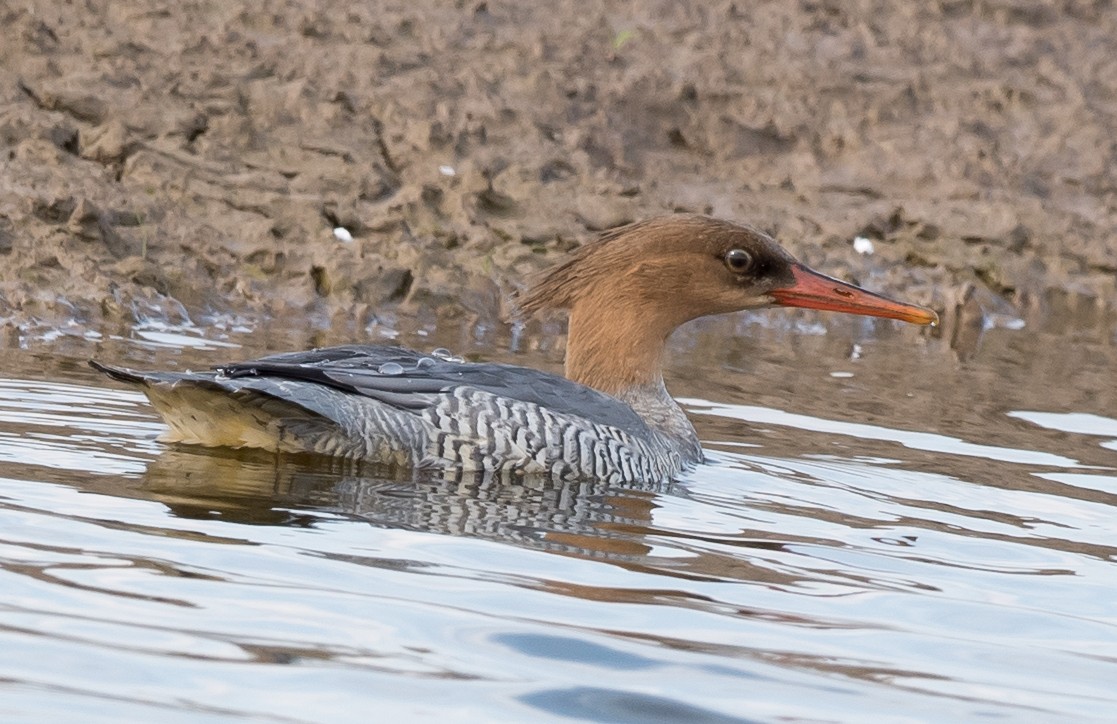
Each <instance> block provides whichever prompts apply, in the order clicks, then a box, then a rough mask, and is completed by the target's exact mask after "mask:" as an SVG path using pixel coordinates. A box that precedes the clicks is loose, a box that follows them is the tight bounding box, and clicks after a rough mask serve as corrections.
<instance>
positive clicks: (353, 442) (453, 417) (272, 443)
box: [92, 345, 701, 482]
mask: <svg viewBox="0 0 1117 724" xmlns="http://www.w3.org/2000/svg"><path fill="white" fill-rule="evenodd" d="M92 364H93V366H94V367H95V368H96V369H99V370H101V371H102V372H105V373H106V374H108V375H110V376H111V377H113V378H114V379H117V380H121V381H124V382H129V383H132V384H135V385H138V386H140V387H141V389H143V391H144V392H145V393H146V394H147V396H148V397H149V399H151V401H152V404H153V405H154V406H155V408H156V409H157V410H158V411H159V412H160V414H162V416H163V417H164V419H165V420H166V421H167V423H168V425H169V427H170V432H169V434H167V435H165V436H164V438H163V439H165V440H168V441H176V442H185V443H193V444H201V445H211V446H228V447H260V448H265V449H270V450H276V451H284V452H313V453H320V454H324V455H331V456H336V457H341V458H347V459H351V460H361V461H367V462H372V463H380V464H387V465H391V466H395V467H401V468H439V469H446V468H457V469H461V470H463V471H484V472H492V473H500V474H514V475H518V474H524V475H530V474H542V475H545V476H548V477H551V478H555V479H560V480H575V479H598V480H604V481H608V482H649V481H662V480H668V479H670V478H672V477H673V476H675V475H677V474H678V473H679V472H680V471H681V470H682V469H684V468H685V467H686V466H688V465H690V464H692V463H694V462H695V461H697V460H698V459H699V458H700V457H701V448H700V447H699V445H698V441H697V437H696V436H695V433H694V430H693V428H692V427H691V425H690V423H689V421H688V420H687V419H686V416H685V415H684V414H683V412H682V411H681V410H680V409H679V407H678V405H677V404H675V402H674V401H673V400H672V399H671V398H670V396H668V395H667V392H666V390H664V389H663V388H662V385H660V386H659V388H658V389H651V390H636V391H633V392H632V393H631V394H630V395H626V397H627V398H629V399H626V400H624V401H622V400H618V399H616V398H614V397H611V396H609V395H606V394H604V393H601V392H598V391H596V390H593V389H591V388H589V387H586V386H584V385H580V384H578V383H575V382H571V381H570V380H568V379H565V378H563V377H559V376H557V375H552V374H549V373H546V372H540V371H538V370H532V369H528V368H524V367H516V366H511V365H502V364H475V363H466V362H462V361H458V360H455V359H449V358H446V357H435V356H427V355H422V354H420V353H418V352H414V351H412V350H407V349H403V348H400V347H375V346H364V345H352V346H343V347H332V348H327V349H319V350H311V351H309V352H294V353H286V354H279V355H273V356H270V357H264V358H261V359H258V360H253V361H249V362H241V363H237V364H231V365H226V366H224V367H220V368H218V369H216V370H214V371H212V372H200V373H199V372H185V373H173V372H136V371H133V370H127V369H122V368H114V367H109V366H106V365H101V364H99V363H92Z"/></svg>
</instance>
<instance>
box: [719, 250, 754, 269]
mask: <svg viewBox="0 0 1117 724" xmlns="http://www.w3.org/2000/svg"><path fill="white" fill-rule="evenodd" d="M725 265H726V266H727V267H729V269H730V270H731V271H735V272H743V271H745V270H747V269H748V268H749V267H750V266H752V254H750V253H748V252H747V251H745V250H744V249H730V250H729V251H728V252H726V254H725Z"/></svg>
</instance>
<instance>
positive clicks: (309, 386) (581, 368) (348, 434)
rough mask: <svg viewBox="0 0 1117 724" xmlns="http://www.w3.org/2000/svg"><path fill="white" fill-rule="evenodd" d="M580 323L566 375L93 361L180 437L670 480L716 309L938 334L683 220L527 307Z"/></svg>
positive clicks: (617, 239)
mask: <svg viewBox="0 0 1117 724" xmlns="http://www.w3.org/2000/svg"><path fill="white" fill-rule="evenodd" d="M519 301H520V306H521V309H522V312H523V313H524V314H525V315H534V314H537V313H541V312H544V311H548V310H567V311H568V312H569V328H568V340H567V346H566V367H565V377H562V376H559V375H554V374H550V373H547V372H542V371H539V370H534V369H529V368H525V367H518V366H514V365H506V364H493V363H470V362H465V361H463V360H461V359H458V358H454V357H451V356H449V355H448V354H443V353H439V354H429V355H428V354H422V353H420V352H416V351H412V350H409V349H404V348H401V347H386V346H371V345H346V346H340V347H329V348H323V349H314V350H310V351H304V352H290V353H285V354H277V355H272V356H268V357H263V358H261V359H257V360H251V361H248V362H237V363H232V364H227V365H223V366H221V367H217V368H215V369H213V370H212V371H208V372H140V371H135V370H130V369H125V368H120V367H112V366H109V365H104V364H101V363H99V362H95V361H94V362H91V363H90V364H91V365H92V366H93V367H95V368H96V369H98V370H100V371H102V372H104V373H106V374H107V375H109V376H110V377H112V378H113V379H116V380H119V381H122V382H127V383H130V384H132V385H134V386H137V387H139V388H140V389H141V390H143V392H144V393H145V394H146V395H147V397H148V398H149V399H150V401H151V403H152V405H153V406H154V407H155V409H156V410H157V411H158V412H159V414H160V415H161V416H162V417H163V419H164V420H165V421H166V423H167V425H168V427H169V430H168V431H167V432H166V433H165V434H164V435H163V436H162V437H161V439H162V440H164V441H168V442H178V443H186V444H193V445H206V446H226V447H234V448H237V447H253V448H263V449H266V450H271V451H277V452H293V453H301V452H310V453H320V454H324V455H331V456H338V457H342V458H349V459H353V460H360V461H368V462H371V463H379V464H387V465H391V466H394V467H397V468H403V469H408V468H410V469H426V468H434V469H443V470H463V471H491V472H499V473H511V474H543V475H547V476H551V477H554V478H558V479H579V478H581V479H600V480H606V481H610V482H656V481H666V480H669V479H671V478H673V477H675V476H677V475H678V474H679V473H681V472H682V471H684V470H685V469H687V468H688V467H690V466H692V465H694V464H695V463H697V462H698V461H700V460H701V458H702V448H701V446H700V445H699V442H698V436H697V434H696V433H695V431H694V427H693V426H692V425H691V423H690V421H689V420H688V419H687V416H686V414H685V413H684V412H683V410H682V409H681V408H680V407H679V405H678V403H676V402H675V400H674V399H672V398H671V396H670V395H669V394H668V393H667V390H666V388H665V387H664V384H663V373H662V359H663V353H664V348H665V345H666V343H667V338H668V337H669V336H670V335H671V333H672V332H673V331H674V330H675V329H676V328H677V327H678V326H679V325H681V324H683V323H685V322H687V321H689V320H692V319H695V318H697V317H702V316H706V315H711V314H723V313H727V312H735V311H739V310H744V309H758V308H762V307H771V306H785V307H805V308H810V309H822V310H830V311H836V312H847V313H851V314H861V315H869V316H876V317H886V318H891V319H898V320H902V321H906V322H911V323H914V324H934V323H936V322H937V320H938V317H937V315H936V314H935V312H933V311H932V310H930V309H926V308H924V307H919V306H915V305H912V304H905V303H903V302H898V301H894V300H891V299H888V298H886V297H883V296H880V295H877V294H874V293H872V292H868V291H865V290H862V289H860V288H858V287H856V286H853V285H851V284H847V283H846V282H842V281H839V280H837V279H832V278H830V277H827V276H824V275H822V274H819V273H818V272H815V271H812V270H811V269H808V268H807V267H806V266H804V265H802V264H800V263H799V262H798V261H796V260H795V258H794V257H792V256H791V255H790V254H789V253H788V252H787V251H785V250H784V249H783V248H782V247H780V246H779V244H777V243H776V241H774V240H773V239H772V238H771V237H769V236H768V235H766V234H764V233H762V232H761V231H759V230H757V229H754V228H752V227H750V226H745V225H741V224H736V223H731V222H728V221H722V220H718V219H714V218H710V217H706V216H697V215H674V216H667V217H663V218H657V219H652V220H648V221H644V222H638V223H635V224H630V225H628V226H624V227H621V228H618V229H616V230H613V231H610V232H608V233H606V234H604V235H603V236H601V237H600V238H599V239H597V240H596V241H593V242H590V243H588V244H586V245H584V246H582V247H581V248H579V249H578V250H576V251H575V252H574V253H573V254H572V255H571V256H570V258H569V259H567V260H566V261H565V262H563V263H561V264H560V265H558V266H557V267H554V268H553V269H551V270H550V271H549V272H548V273H546V275H545V276H544V277H542V279H541V281H539V282H538V283H537V284H535V285H534V286H533V287H531V288H530V289H529V290H528V291H527V292H526V293H524V294H523V295H522V296H521V298H520V300H519Z"/></svg>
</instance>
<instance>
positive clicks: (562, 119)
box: [0, 0, 1117, 345]
mask: <svg viewBox="0 0 1117 724" xmlns="http://www.w3.org/2000/svg"><path fill="white" fill-rule="evenodd" d="M0 19H2V23H0V325H3V329H2V330H0V345H11V344H16V343H20V340H22V339H24V338H25V337H26V335H27V334H29V330H34V329H36V328H52V327H66V328H67V329H71V330H77V332H78V333H80V332H82V331H94V332H97V333H104V332H105V330H106V329H108V330H111V329H113V328H116V327H122V328H126V327H127V326H128V325H131V324H135V323H136V322H138V321H143V320H146V319H152V318H157V319H161V320H166V321H170V322H172V323H173V322H175V321H176V320H186V319H191V320H193V321H195V322H197V323H199V324H201V323H204V322H205V321H206V320H212V319H222V320H224V322H223V323H232V324H238V323H243V324H248V325H251V324H254V323H256V322H257V321H259V320H271V321H272V322H273V323H285V324H291V325H304V326H318V327H323V328H328V327H331V326H333V325H337V324H338V323H339V322H340V321H341V320H344V324H346V325H348V326H349V327H351V328H353V329H355V330H356V331H357V332H358V333H359V332H360V330H362V329H366V328H367V327H368V325H369V324H372V323H374V322H377V321H378V320H379V322H380V323H386V324H391V323H392V322H391V320H393V319H398V318H400V317H406V316H408V315H423V314H428V315H442V316H446V315H448V316H451V317H453V316H458V317H469V318H474V319H478V320H496V319H499V318H500V317H501V315H502V314H504V313H506V312H507V309H506V306H507V297H508V293H509V292H510V291H511V290H513V289H515V288H517V287H518V286H519V285H521V284H522V283H523V279H524V278H525V276H526V275H528V274H530V273H531V272H533V271H536V270H538V269H541V268H543V267H545V266H547V265H549V264H551V263H553V262H554V261H555V260H557V259H558V258H559V257H560V255H561V254H563V253H564V252H566V251H568V250H569V249H571V248H573V247H574V246H576V245H577V244H579V243H582V242H584V241H586V240H587V239H589V238H592V236H593V235H594V234H596V233H597V232H599V231H601V230H605V229H609V228H612V227H615V226H617V225H620V224H624V223H626V222H629V221H632V220H636V219H642V218H646V217H649V216H653V215H657V214H663V213H669V212H672V211H684V210H685V211H696V212H705V213H711V214H714V215H717V216H721V217H726V218H732V219H735V220H740V221H747V222H751V223H753V224H755V225H757V226H759V227H761V228H763V229H765V230H767V231H769V232H771V233H773V234H775V235H776V236H777V238H779V239H780V240H781V241H782V242H783V243H784V244H785V245H787V246H788V247H789V248H790V249H791V250H792V251H793V252H794V253H795V254H796V255H798V256H799V257H800V258H802V259H803V260H804V261H806V262H808V263H810V264H812V265H816V266H818V267H819V268H822V269H824V270H826V271H828V272H829V273H831V274H834V275H837V276H842V277H845V278H849V279H852V280H854V281H858V282H861V283H863V284H865V285H868V286H871V287H873V288H876V289H880V290H884V291H888V292H892V293H897V294H901V293H902V294H903V295H904V296H906V297H907V298H909V299H911V300H912V301H915V302H921V303H926V304H930V305H932V306H934V307H936V308H937V309H939V310H940V311H943V312H945V313H946V314H947V317H948V319H949V318H954V319H955V320H960V322H961V323H960V324H956V330H955V331H954V332H952V333H953V334H964V333H965V329H966V328H967V326H971V327H972V326H975V325H976V326H977V327H981V326H982V325H984V324H987V320H988V319H989V318H991V317H997V318H1012V317H1016V316H1026V315H1027V314H1028V313H1029V312H1030V311H1031V310H1036V309H1042V308H1044V307H1045V306H1048V305H1052V304H1059V305H1064V306H1065V305H1070V306H1071V307H1075V308H1082V309H1088V310H1092V311H1093V313H1094V314H1097V313H1098V310H1103V311H1104V309H1105V308H1106V307H1107V306H1108V305H1110V304H1111V303H1112V300H1113V299H1114V298H1115V295H1114V289H1115V275H1117V242H1115V241H1114V240H1115V239H1117V142H1115V140H1114V139H1117V93H1115V88H1114V84H1115V80H1114V79H1117V9H1114V8H1113V6H1112V5H1111V4H1110V3H1106V2H1062V3H1047V2H1028V1H1026V0H1001V1H996V0H994V1H990V2H965V1H963V0H953V1H944V2H938V3H909V2H899V1H896V2H855V3H838V2H827V1H826V0H818V1H815V0H803V1H802V2H795V3H784V2H769V3H757V4H754V3H744V2H715V3H677V2H652V3H638V4H633V3H620V2H605V3H591V4H586V3H582V2H574V1H573V0H557V1H556V2H551V3H542V4H541V3H493V2H484V1H483V0H473V1H471V2H457V3H444V2H421V3H413V2H397V3H348V2H332V1H325V2H318V3H297V2H261V3H253V4H251V6H250V7H249V6H246V5H242V4H225V3H197V2H188V3H181V4H178V3H172V4H163V3H110V2H107V1H97V0H90V1H88V2H75V3H58V2H19V3H16V2H0ZM339 227H340V228H341V229H344V231H335V230H337V229H338V228H339ZM858 237H862V238H863V239H867V240H868V241H869V242H871V244H866V243H865V241H863V240H862V241H860V242H858V244H857V248H855V245H854V240H855V239H856V238H858ZM870 246H871V249H872V252H871V253H861V252H862V251H865V250H867V249H868V248H869V247H870ZM385 320H387V321H386V322H385ZM975 320H976V321H975ZM958 330H961V331H958Z"/></svg>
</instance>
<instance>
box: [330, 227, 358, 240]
mask: <svg viewBox="0 0 1117 724" xmlns="http://www.w3.org/2000/svg"><path fill="white" fill-rule="evenodd" d="M334 238H335V239H337V240H338V241H344V242H345V243H346V244H348V243H349V242H351V241H353V235H352V234H350V233H349V229H346V228H345V227H344V226H336V227H334Z"/></svg>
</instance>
